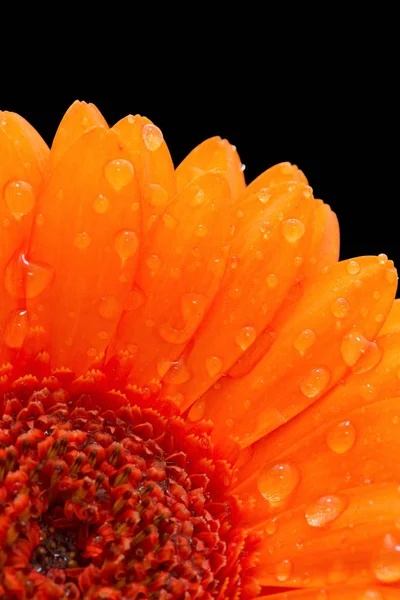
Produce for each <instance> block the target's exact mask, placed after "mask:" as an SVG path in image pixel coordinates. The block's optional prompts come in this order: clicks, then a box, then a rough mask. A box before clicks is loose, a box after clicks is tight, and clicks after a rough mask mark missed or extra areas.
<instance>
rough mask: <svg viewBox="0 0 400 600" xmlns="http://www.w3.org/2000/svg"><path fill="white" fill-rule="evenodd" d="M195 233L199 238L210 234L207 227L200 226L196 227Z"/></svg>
mask: <svg viewBox="0 0 400 600" xmlns="http://www.w3.org/2000/svg"><path fill="white" fill-rule="evenodd" d="M194 233H195V235H196V236H197V237H205V236H206V235H207V234H208V230H207V227H206V226H205V225H201V224H200V225H198V226H197V227H196V229H195V232H194Z"/></svg>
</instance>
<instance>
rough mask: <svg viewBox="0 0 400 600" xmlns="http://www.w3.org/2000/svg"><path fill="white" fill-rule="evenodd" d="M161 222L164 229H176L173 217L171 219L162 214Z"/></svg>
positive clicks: (175, 221) (169, 216)
mask: <svg viewBox="0 0 400 600" xmlns="http://www.w3.org/2000/svg"><path fill="white" fill-rule="evenodd" d="M162 221H163V223H164V225H165V227H167V228H168V229H173V228H174V227H176V224H177V220H176V219H174V217H171V215H168V214H167V213H164V214H163V216H162Z"/></svg>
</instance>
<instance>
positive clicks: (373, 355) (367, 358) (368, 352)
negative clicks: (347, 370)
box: [352, 342, 383, 374]
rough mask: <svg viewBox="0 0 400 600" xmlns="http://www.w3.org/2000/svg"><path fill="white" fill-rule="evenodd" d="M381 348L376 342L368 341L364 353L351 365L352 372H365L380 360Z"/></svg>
mask: <svg viewBox="0 0 400 600" xmlns="http://www.w3.org/2000/svg"><path fill="white" fill-rule="evenodd" d="M382 356H383V350H382V348H381V347H380V346H378V344H377V343H376V342H368V343H367V346H366V349H365V351H364V354H363V355H362V357H361V358H360V360H359V361H358V362H357V363H356V364H355V365H354V366H353V367H352V371H353V373H357V374H359V373H365V372H366V371H370V370H371V369H373V368H374V367H376V365H377V364H379V362H380V361H381V359H382Z"/></svg>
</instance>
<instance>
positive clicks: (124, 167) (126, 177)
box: [104, 158, 134, 192]
mask: <svg viewBox="0 0 400 600" xmlns="http://www.w3.org/2000/svg"><path fill="white" fill-rule="evenodd" d="M104 174H105V177H106V179H107V181H108V183H109V184H110V185H111V186H112V187H113V188H114V189H115V190H116V191H117V192H118V191H119V190H121V189H122V188H124V187H125V186H127V185H128V184H129V183H130V182H131V181H132V179H133V175H134V169H133V166H132V164H131V163H130V162H129V161H128V160H125V159H124V158H119V159H117V160H110V162H108V163H107V164H106V166H105V169H104Z"/></svg>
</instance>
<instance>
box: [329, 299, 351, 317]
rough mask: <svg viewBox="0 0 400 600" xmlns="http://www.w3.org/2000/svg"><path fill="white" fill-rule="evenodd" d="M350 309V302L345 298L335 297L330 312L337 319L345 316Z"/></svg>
mask: <svg viewBox="0 0 400 600" xmlns="http://www.w3.org/2000/svg"><path fill="white" fill-rule="evenodd" d="M349 310H350V303H349V301H348V300H346V298H336V300H335V301H334V302H333V303H332V313H333V315H334V316H335V317H337V318H338V319H343V318H344V317H347V315H348V313H349Z"/></svg>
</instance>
